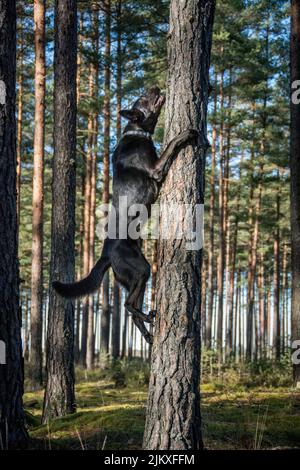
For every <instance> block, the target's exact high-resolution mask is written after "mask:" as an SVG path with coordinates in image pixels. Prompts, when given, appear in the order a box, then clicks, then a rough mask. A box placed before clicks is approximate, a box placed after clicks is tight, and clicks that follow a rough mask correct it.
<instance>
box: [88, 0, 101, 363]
mask: <svg viewBox="0 0 300 470" xmlns="http://www.w3.org/2000/svg"><path fill="white" fill-rule="evenodd" d="M93 9H94V11H93V14H92V25H93V53H94V58H93V61H92V64H91V76H92V81H93V84H94V87H93V89H92V90H91V98H93V101H95V100H96V99H97V97H98V73H99V61H98V57H97V54H98V50H99V12H98V10H97V8H96V7H95V5H93ZM91 115H92V120H93V125H92V142H91V144H92V150H91V198H90V227H89V271H91V270H92V268H93V266H94V264H95V228H96V185H97V139H98V110H97V109H96V105H95V103H93V107H92V110H91ZM94 304H95V302H94V299H93V298H90V300H89V313H88V315H89V319H88V331H87V354H86V366H87V369H89V370H90V369H92V368H93V367H94V349H95V341H94Z"/></svg>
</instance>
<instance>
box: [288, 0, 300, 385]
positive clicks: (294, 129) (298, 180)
mask: <svg viewBox="0 0 300 470" xmlns="http://www.w3.org/2000/svg"><path fill="white" fill-rule="evenodd" d="M295 80H300V1H299V0H292V34H291V81H292V83H293V82H294V81H295ZM298 88H299V86H298ZM299 129H300V104H297V103H296V102H295V103H293V101H292V102H291V160H290V166H291V228H292V338H291V339H292V342H293V341H295V340H298V341H299V339H300V131H299ZM298 347H299V346H298ZM293 373H294V384H295V386H296V387H300V364H294V367H293Z"/></svg>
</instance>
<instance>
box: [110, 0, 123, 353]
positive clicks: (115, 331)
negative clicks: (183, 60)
mask: <svg viewBox="0 0 300 470" xmlns="http://www.w3.org/2000/svg"><path fill="white" fill-rule="evenodd" d="M121 17H122V0H118V2H117V77H116V83H117V118H116V120H117V122H116V131H117V141H119V140H120V138H121V114H120V111H121V107H122V64H123V61H122V25H121ZM113 293H114V309H113V317H112V357H113V359H117V358H118V357H119V356H120V321H121V316H120V287H119V284H118V282H117V280H116V279H114V289H113Z"/></svg>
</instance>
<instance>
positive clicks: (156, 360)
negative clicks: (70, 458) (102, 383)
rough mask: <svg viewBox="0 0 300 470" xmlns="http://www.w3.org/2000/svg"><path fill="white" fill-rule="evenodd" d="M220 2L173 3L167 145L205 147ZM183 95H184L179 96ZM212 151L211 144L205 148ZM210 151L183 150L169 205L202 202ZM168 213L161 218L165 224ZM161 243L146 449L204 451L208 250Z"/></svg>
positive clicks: (171, 179)
mask: <svg viewBox="0 0 300 470" xmlns="http://www.w3.org/2000/svg"><path fill="white" fill-rule="evenodd" d="M214 4H215V2H214V1H213V0H202V1H198V0H190V1H189V2H188V3H182V2H178V1H177V0H172V1H171V5H170V28H169V36H168V82H167V102H166V134H165V144H167V143H168V142H170V140H171V139H172V138H174V137H175V136H176V135H178V133H179V132H180V131H183V130H184V129H186V128H191V127H192V128H196V129H199V131H200V140H201V141H202V142H203V143H204V142H205V140H206V111H207V102H208V71H209V60H210V49H211V38H212V25H213V15H214ZM178 90H180V93H178ZM204 146H205V144H204ZM204 158H205V150H204V148H203V147H201V148H198V149H197V150H196V149H195V148H193V147H192V146H187V147H186V148H185V149H183V150H182V151H181V152H180V153H179V155H178V157H177V159H176V160H175V162H174V163H173V165H172V167H171V169H170V172H169V175H168V177H167V178H166V181H165V183H164V185H163V188H162V193H161V202H162V204H166V205H168V204H170V202H172V203H177V204H191V205H192V206H194V209H195V205H196V204H201V203H203V183H204V172H203V170H204ZM167 210H168V209H167V207H165V212H164V210H163V211H162V214H161V215H162V217H164V216H165V217H166V213H167ZM185 244H186V240H185V239H181V240H177V239H171V240H169V239H160V243H159V256H158V289H157V306H158V314H157V319H156V326H155V335H154V344H153V348H152V365H151V378H150V384H149V395H148V406H147V417H146V427H145V433H144V444H143V446H144V448H145V449H151V450H156V449H162V450H165V449H174V450H184V449H200V448H202V436H201V417H200V394H199V379H200V347H201V344H200V343H201V340H200V305H201V250H191V251H189V250H187V247H186V246H185Z"/></svg>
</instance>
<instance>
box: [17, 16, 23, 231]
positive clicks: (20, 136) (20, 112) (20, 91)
mask: <svg viewBox="0 0 300 470" xmlns="http://www.w3.org/2000/svg"><path fill="white" fill-rule="evenodd" d="M20 21H22V20H21V18H20ZM19 64H20V65H19V67H20V69H19V70H20V71H19V81H18V85H19V89H18V126H17V214H18V226H19V225H20V209H21V172H22V143H23V81H24V76H23V73H24V71H23V67H24V35H23V24H22V23H21V25H20V55H19Z"/></svg>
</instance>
